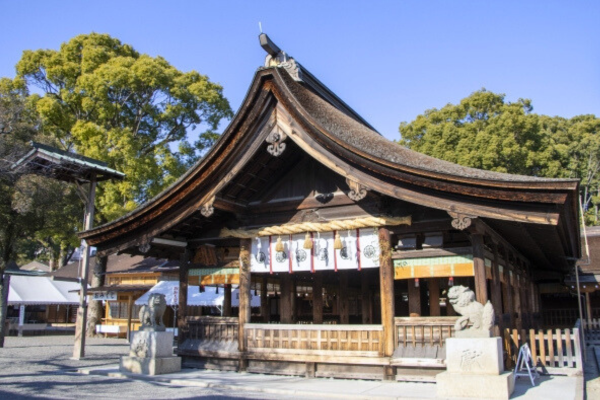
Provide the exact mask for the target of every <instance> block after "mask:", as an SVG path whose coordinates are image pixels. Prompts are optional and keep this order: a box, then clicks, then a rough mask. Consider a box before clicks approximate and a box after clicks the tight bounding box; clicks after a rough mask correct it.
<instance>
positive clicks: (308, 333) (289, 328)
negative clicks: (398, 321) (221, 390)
mask: <svg viewBox="0 0 600 400" xmlns="http://www.w3.org/2000/svg"><path fill="white" fill-rule="evenodd" d="M382 336H383V328H382V326H381V325H309V324H307V325H303V324H300V325H288V324H246V325H244V340H245V341H246V348H247V349H248V351H250V352H266V353H271V354H276V353H281V354H286V353H295V354H315V355H316V354H319V355H324V354H329V355H340V356H350V355H351V356H367V357H376V356H378V355H379V354H380V353H381V352H382V346H383V341H382Z"/></svg>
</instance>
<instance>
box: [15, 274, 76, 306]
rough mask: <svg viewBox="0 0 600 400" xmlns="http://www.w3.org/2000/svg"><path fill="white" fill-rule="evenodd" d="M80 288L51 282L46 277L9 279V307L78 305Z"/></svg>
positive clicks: (69, 284) (71, 284) (72, 284)
mask: <svg viewBox="0 0 600 400" xmlns="http://www.w3.org/2000/svg"><path fill="white" fill-rule="evenodd" d="M80 288H81V286H80V285H79V283H77V282H64V281H53V280H52V279H51V278H49V277H47V276H20V275H13V276H11V278H10V286H9V290H8V304H9V305H33V304H68V305H77V304H79V294H78V293H77V291H78V290H79V289H80Z"/></svg>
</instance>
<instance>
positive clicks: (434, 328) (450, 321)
mask: <svg viewBox="0 0 600 400" xmlns="http://www.w3.org/2000/svg"><path fill="white" fill-rule="evenodd" d="M457 319H458V317H396V318H394V322H395V325H396V329H395V331H396V344H397V346H398V347H407V346H413V347H419V346H436V345H438V346H444V343H445V340H446V339H447V338H449V337H453V336H454V323H455V322H456V320H457Z"/></svg>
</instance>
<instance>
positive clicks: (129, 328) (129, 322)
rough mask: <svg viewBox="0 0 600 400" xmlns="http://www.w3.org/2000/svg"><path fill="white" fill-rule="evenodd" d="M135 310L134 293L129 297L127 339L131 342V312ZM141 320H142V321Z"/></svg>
mask: <svg viewBox="0 0 600 400" xmlns="http://www.w3.org/2000/svg"><path fill="white" fill-rule="evenodd" d="M132 312H133V294H131V293H129V296H128V297H127V341H128V342H129V343H131V314H132ZM140 322H141V321H140Z"/></svg>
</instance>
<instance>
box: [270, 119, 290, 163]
mask: <svg viewBox="0 0 600 400" xmlns="http://www.w3.org/2000/svg"><path fill="white" fill-rule="evenodd" d="M285 139H287V135H286V134H285V132H283V131H282V130H281V129H279V127H278V126H275V128H274V129H273V130H272V131H271V133H269V136H267V139H266V142H267V143H269V146H267V151H268V152H269V154H271V155H272V156H275V157H279V156H280V155H281V154H282V153H283V151H284V150H285V143H284V140H285Z"/></svg>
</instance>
